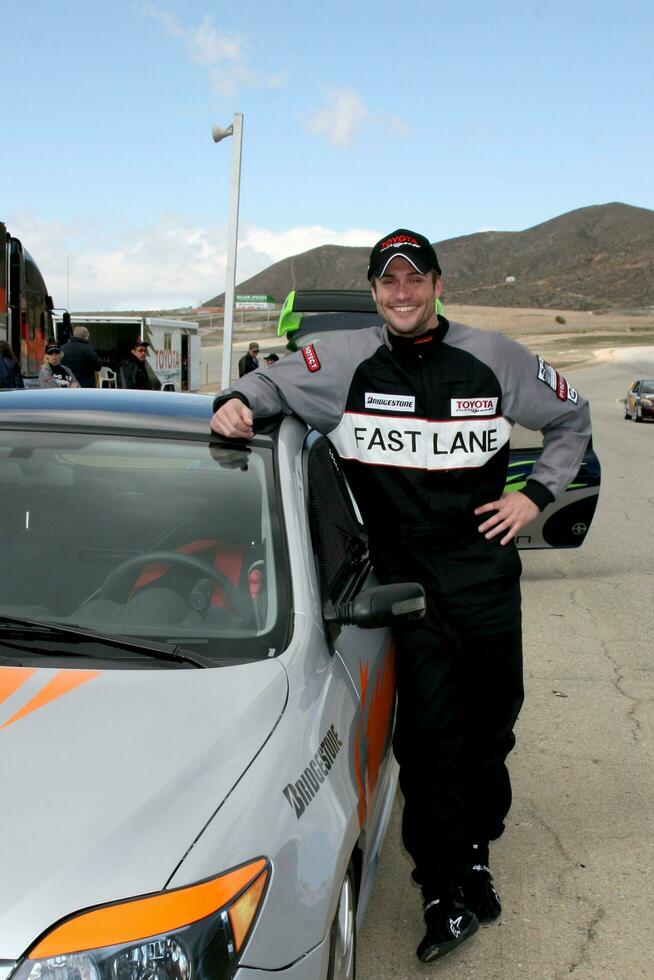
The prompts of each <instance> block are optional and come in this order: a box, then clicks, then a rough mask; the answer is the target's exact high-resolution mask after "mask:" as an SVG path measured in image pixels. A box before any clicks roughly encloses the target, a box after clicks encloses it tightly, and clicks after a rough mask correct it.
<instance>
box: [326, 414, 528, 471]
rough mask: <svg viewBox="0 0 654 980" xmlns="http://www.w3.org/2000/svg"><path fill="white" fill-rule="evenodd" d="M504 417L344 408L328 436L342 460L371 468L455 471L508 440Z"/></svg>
mask: <svg viewBox="0 0 654 980" xmlns="http://www.w3.org/2000/svg"><path fill="white" fill-rule="evenodd" d="M510 435H511V423H510V422H509V421H508V420H507V419H505V418H504V417H503V416H498V417H495V418H480V419H456V420H452V419H443V420H438V421H432V420H430V419H422V418H418V419H415V418H412V419H409V418H407V417H406V416H404V417H395V418H394V417H393V416H388V417H385V416H381V415H379V416H371V415H365V414H362V413H359V412H346V413H345V414H344V415H343V418H342V419H341V421H340V423H339V424H338V426H337V427H336V429H334V431H333V432H330V434H329V438H330V439H331V441H332V442H333V443H334V445H335V446H336V449H337V450H338V453H339V455H340V456H341V457H342V458H343V459H355V460H358V461H359V462H361V463H372V464H373V465H375V466H402V467H404V468H407V469H408V468H411V469H420V470H455V469H467V468H469V467H476V466H484V465H485V464H486V463H487V462H488V461H489V459H492V457H493V456H494V455H495V454H496V453H497V452H499V451H500V449H502V447H503V446H505V445H506V444H507V442H508V441H509V437H510Z"/></svg>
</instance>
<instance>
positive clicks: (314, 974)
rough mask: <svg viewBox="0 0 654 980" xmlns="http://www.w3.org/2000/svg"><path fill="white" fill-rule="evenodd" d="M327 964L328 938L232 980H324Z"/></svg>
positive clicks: (242, 971) (238, 973)
mask: <svg viewBox="0 0 654 980" xmlns="http://www.w3.org/2000/svg"><path fill="white" fill-rule="evenodd" d="M328 964H329V936H328V937H327V938H326V939H324V940H323V941H322V942H321V943H320V945H319V946H316V947H315V949H312V950H311V952H310V953H307V954H306V956H303V957H302V959H300V960H297V961H296V962H295V963H293V965H292V966H288V967H286V969H284V970H254V969H251V968H250V967H247V966H242V967H241V968H240V969H239V970H237V971H236V973H235V975H234V980H324V978H325V977H326V976H327V966H328ZM0 980H2V978H1V977H0Z"/></svg>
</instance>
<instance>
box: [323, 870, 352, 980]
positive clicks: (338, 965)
mask: <svg viewBox="0 0 654 980" xmlns="http://www.w3.org/2000/svg"><path fill="white" fill-rule="evenodd" d="M356 952H357V921H356V890H355V881H354V868H353V867H352V865H351V864H350V866H349V868H348V869H347V874H346V875H345V878H344V879H343V884H342V885H341V893H340V895H339V897H338V907H337V909H336V915H335V916H334V921H333V922H332V928H331V933H330V946H329V966H328V969H327V980H354V977H355V976H356Z"/></svg>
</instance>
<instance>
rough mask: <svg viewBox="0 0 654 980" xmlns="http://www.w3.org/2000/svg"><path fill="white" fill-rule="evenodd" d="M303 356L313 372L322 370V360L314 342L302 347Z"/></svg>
mask: <svg viewBox="0 0 654 980" xmlns="http://www.w3.org/2000/svg"><path fill="white" fill-rule="evenodd" d="M302 357H303V358H304V361H305V363H306V366H307V367H308V368H309V370H310V371H311V372H312V373H313V372H314V371H319V370H320V361H319V360H318V355H317V354H316V349H315V347H314V346H313V344H308V345H307V346H306V347H303V348H302Z"/></svg>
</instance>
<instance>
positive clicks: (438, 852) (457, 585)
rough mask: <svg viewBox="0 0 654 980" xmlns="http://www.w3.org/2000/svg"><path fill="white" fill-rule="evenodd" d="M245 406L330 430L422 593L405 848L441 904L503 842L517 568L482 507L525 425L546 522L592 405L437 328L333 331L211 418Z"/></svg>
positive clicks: (496, 343) (489, 343)
mask: <svg viewBox="0 0 654 980" xmlns="http://www.w3.org/2000/svg"><path fill="white" fill-rule="evenodd" d="M234 396H236V397H238V398H240V399H241V400H242V401H244V402H245V403H246V404H248V405H249V406H250V407H251V408H252V410H253V412H254V415H255V417H260V416H269V415H275V414H278V413H295V414H296V415H298V416H300V418H302V419H304V420H305V421H306V422H307V423H308V424H309V425H311V426H312V427H314V428H315V429H317V430H318V431H319V432H322V433H324V434H325V435H327V436H329V438H330V440H331V441H332V443H333V444H334V446H335V447H336V449H337V450H338V453H339V455H340V457H341V460H342V461H343V468H344V469H345V470H346V472H347V475H348V478H349V480H350V484H351V486H352V489H353V491H354V494H355V496H356V499H357V503H358V504H359V507H360V509H361V512H362V514H363V517H364V519H365V521H366V524H367V526H368V531H369V535H370V546H371V553H372V556H373V561H374V563H375V568H376V571H377V573H378V575H379V577H380V578H381V579H382V581H389V582H390V581H403V580H412V581H419V582H421V583H422V584H423V585H424V587H425V590H426V592H427V597H428V610H427V614H426V616H425V618H424V619H422V620H417V621H412V622H409V623H407V624H405V625H404V626H402V627H399V628H397V629H396V630H395V638H396V645H397V682H398V715H397V722H396V728H395V736H394V749H395V753H396V756H397V758H398V761H399V763H400V784H401V787H402V790H403V793H404V798H405V809H404V816H403V838H404V842H405V845H406V847H407V849H408V850H409V852H410V853H411V855H412V857H413V859H414V861H415V864H416V870H415V872H414V877H415V878H416V880H418V881H419V882H420V883H421V884H422V886H423V890H425V892H426V893H430V894H434V893H435V892H438V890H439V889H440V888H441V887H442V886H443V882H453V881H455V880H456V879H457V878H459V877H460V875H461V874H462V869H463V868H464V866H465V864H466V862H467V860H468V857H467V855H468V849H469V847H470V845H471V844H472V843H473V842H479V841H483V842H487V841H489V840H494V839H496V838H497V837H499V836H500V834H501V833H502V830H503V828H504V818H505V816H506V814H507V813H508V810H509V807H510V804H511V786H510V781H509V776H508V772H507V769H506V765H505V760H506V756H507V755H508V753H509V752H510V750H511V748H512V747H513V745H514V742H515V739H514V736H513V725H514V723H515V720H516V718H517V715H518V712H519V710H520V706H521V704H522V698H523V688H522V641H521V621H520V589H519V575H520V570H521V565H520V558H519V556H518V552H517V550H516V548H515V545H514V544H510V545H507V546H504V547H503V546H502V545H500V544H499V541H498V539H497V538H496V539H493V540H491V541H487V540H486V539H485V538H484V537H483V535H481V534H480V533H479V531H478V525H479V524H480V523H482V520H483V519H482V518H479V517H475V515H474V513H473V511H474V509H475V507H478V506H480V505H481V504H485V503H489V502H491V501H494V500H497V499H499V497H501V495H502V493H503V490H504V486H505V483H506V474H507V464H508V457H509V438H510V434H511V429H512V426H513V424H514V423H520V424H521V425H523V426H525V427H527V428H530V429H539V430H541V431H542V432H543V451H542V454H541V456H540V458H539V460H538V461H537V463H536V464H535V465H534V468H533V471H532V476H531V479H530V480H528V481H527V484H526V486H525V488H524V490H523V491H522V492H523V493H525V494H526V495H527V496H528V497H529V498H530V499H531V500H533V501H534V502H535V503H536V504H537V506H538V507H539V508H540V509H541V510H542V509H543V507H545V506H546V505H547V504H548V503H549V502H550V501H552V500H553V499H554V498H555V497H556V496H557V495H558V494H559V493H561V492H562V491H563V490H564V489H565V487H566V486H567V484H568V483H569V482H570V481H571V480H572V479H573V478H574V477H575V475H576V473H577V471H578V468H579V465H580V462H581V460H582V457H583V455H584V452H585V450H586V447H587V445H588V442H589V438H590V415H589V410H588V405H587V403H586V402H585V400H584V399H583V398H582V397H581V396H580V395H579V394H578V393H577V391H576V390H575V389H574V388H572V387H571V386H570V385H568V384H567V382H566V381H565V379H564V378H562V377H561V376H560V375H559V374H558V372H556V371H555V370H554V369H553V368H552V367H551V366H550V365H549V364H547V362H546V361H544V360H543V359H542V358H540V357H538V356H537V355H535V354H532V353H530V352H529V351H528V350H527V349H526V348H524V347H522V346H521V345H520V344H517V343H515V342H514V341H512V340H509V339H508V338H506V337H504V336H503V335H501V334H497V333H491V332H486V331H481V330H477V329H474V328H472V327H468V326H464V325H463V324H459V323H450V322H448V321H447V320H446V319H445V318H443V317H439V319H438V325H437V327H436V328H435V329H434V330H431V331H429V332H428V333H426V334H423V335H421V336H419V337H416V338H407V337H398V336H395V335H394V334H391V333H390V332H389V331H388V328H387V327H386V326H384V327H371V328H368V329H365V330H360V331H346V332H342V333H339V334H329V335H325V336H324V337H321V338H318V339H316V340H315V342H314V343H313V344H310V345H307V346H306V347H304V348H303V349H302V350H300V351H298V352H297V353H295V354H292V355H289V356H288V357H286V358H284V359H283V360H281V361H279V362H278V363H277V364H275V365H273V366H272V367H270V368H268V369H267V370H265V371H256V372H254V373H252V374H250V375H248V376H247V377H245V378H242V379H240V380H239V381H238V382H236V383H235V384H234V386H233V387H232V388H230V389H229V390H227V391H224V392H221V393H220V395H219V396H218V397H217V399H216V402H215V407H218V406H219V405H220V404H221V403H222V402H224V401H226V400H227V399H228V398H229V397H234ZM500 536H501V535H500Z"/></svg>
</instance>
